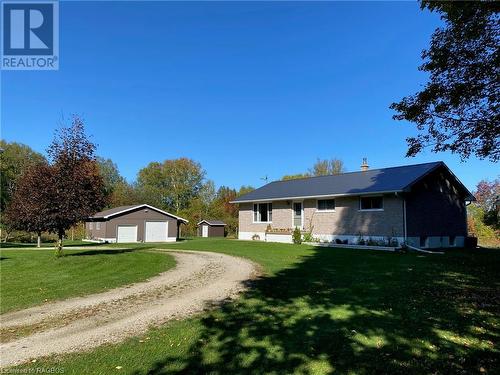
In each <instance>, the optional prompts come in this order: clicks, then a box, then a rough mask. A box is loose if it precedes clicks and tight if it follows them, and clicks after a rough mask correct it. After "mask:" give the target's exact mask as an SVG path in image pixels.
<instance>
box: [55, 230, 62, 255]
mask: <svg viewBox="0 0 500 375" xmlns="http://www.w3.org/2000/svg"><path fill="white" fill-rule="evenodd" d="M63 237H64V230H59V233H58V239H57V244H56V257H57V258H59V257H62V256H63Z"/></svg>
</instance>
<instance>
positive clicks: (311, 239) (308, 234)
mask: <svg viewBox="0 0 500 375" xmlns="http://www.w3.org/2000/svg"><path fill="white" fill-rule="evenodd" d="M302 240H303V241H304V242H319V240H318V239H317V238H314V237H313V235H312V233H311V232H306V233H304V236H303V237H302Z"/></svg>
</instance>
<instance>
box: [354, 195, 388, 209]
mask: <svg viewBox="0 0 500 375" xmlns="http://www.w3.org/2000/svg"><path fill="white" fill-rule="evenodd" d="M359 209H360V210H383V209H384V203H383V198H382V197H361V198H360V199H359Z"/></svg>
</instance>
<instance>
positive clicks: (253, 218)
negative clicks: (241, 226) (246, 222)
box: [252, 202, 273, 224]
mask: <svg viewBox="0 0 500 375" xmlns="http://www.w3.org/2000/svg"><path fill="white" fill-rule="evenodd" d="M256 204H257V205H258V204H267V217H269V204H271V206H272V204H273V202H253V204H252V224H272V223H273V222H272V220H271V221H255V215H254V211H253V207H254V205H256ZM257 212H258V209H257ZM272 212H273V210H272V208H271V214H272Z"/></svg>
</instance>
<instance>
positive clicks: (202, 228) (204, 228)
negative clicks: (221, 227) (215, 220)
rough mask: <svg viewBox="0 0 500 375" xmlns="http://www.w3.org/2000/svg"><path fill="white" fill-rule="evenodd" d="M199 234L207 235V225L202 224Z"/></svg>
mask: <svg viewBox="0 0 500 375" xmlns="http://www.w3.org/2000/svg"><path fill="white" fill-rule="evenodd" d="M201 236H202V237H208V225H204V226H202V227H201Z"/></svg>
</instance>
